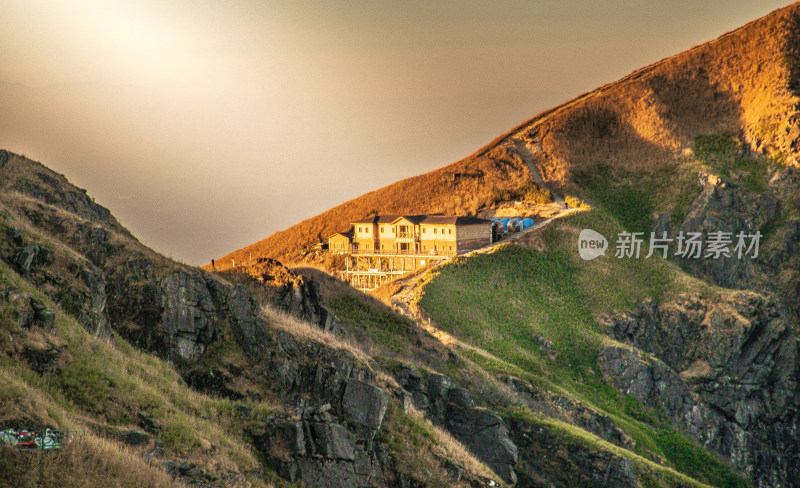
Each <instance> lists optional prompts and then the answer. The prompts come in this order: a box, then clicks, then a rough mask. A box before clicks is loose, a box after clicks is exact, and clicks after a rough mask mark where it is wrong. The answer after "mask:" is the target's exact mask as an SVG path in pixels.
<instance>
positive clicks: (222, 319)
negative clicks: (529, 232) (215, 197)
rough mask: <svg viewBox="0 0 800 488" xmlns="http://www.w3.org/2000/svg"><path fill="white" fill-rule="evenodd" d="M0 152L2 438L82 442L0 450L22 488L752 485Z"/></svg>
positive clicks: (631, 403) (554, 391)
mask: <svg viewBox="0 0 800 488" xmlns="http://www.w3.org/2000/svg"><path fill="white" fill-rule="evenodd" d="M0 161H1V162H2V164H1V165H0V175H1V176H2V179H0V278H2V280H0V330H1V331H2V334H0V376H2V378H3V383H2V385H3V386H2V388H1V389H0V412H1V413H0V430H3V431H6V430H7V429H15V430H17V431H20V430H23V429H28V430H39V431H41V430H44V429H58V430H64V429H71V431H72V432H73V433H76V434H78V435H77V437H75V438H74V439H73V440H71V441H69V442H67V441H65V442H64V443H63V444H64V446H63V447H62V449H61V450H56V451H33V452H30V451H21V450H19V449H17V448H14V447H8V446H0V470H2V476H3V479H4V480H11V483H12V485H13V486H51V485H52V486H55V485H57V486H63V487H67V488H69V487H73V486H74V487H78V486H87V484H88V485H90V486H100V485H102V486H142V485H144V486H153V487H159V486H181V485H183V484H189V485H192V486H205V487H239V486H241V487H247V486H289V485H290V484H292V483H295V484H297V483H303V484H305V485H306V486H312V487H329V486H340V487H367V486H385V487H389V486H442V487H444V486H448V487H450V486H464V487H480V486H511V485H515V484H516V485H518V486H596V485H597V484H598V483H604V484H609V483H610V484H612V485H614V486H630V487H634V486H640V485H643V484H644V485H646V486H664V487H679V486H681V487H682V486H690V487H702V486H709V484H717V483H718V482H720V483H725V484H727V485H728V486H745V485H746V482H745V481H744V480H743V479H742V478H740V477H739V476H738V475H737V474H736V473H734V472H733V471H732V469H731V467H730V466H729V465H728V464H726V463H725V462H724V461H722V460H719V459H716V458H714V457H712V456H710V455H709V454H707V453H705V452H704V451H703V450H702V448H700V447H699V446H698V445H697V444H694V443H692V442H691V441H690V440H689V439H688V438H687V437H686V436H685V434H683V433H681V432H680V431H677V430H674V429H673V428H672V427H671V426H670V424H669V421H668V420H667V419H665V418H664V417H661V416H659V415H658V414H657V413H653V412H651V410H649V409H648V407H647V406H645V404H644V403H643V402H640V401H638V400H624V399H622V397H620V396H619V395H618V394H617V395H616V396H615V394H613V393H606V394H604V396H602V398H610V399H612V400H613V401H615V402H617V404H616V405H623V406H624V409H623V408H622V407H618V408H617V407H614V405H615V404H614V403H611V404H609V405H610V406H608V405H606V406H603V407H602V408H600V407H598V406H597V404H598V401H597V399H596V398H591V397H588V396H586V395H585V394H584V393H585V392H586V391H588V390H587V389H586V388H585V387H581V386H580V382H579V379H573V380H572V381H571V382H568V383H565V384H564V385H563V386H555V383H554V379H555V378H557V377H558V375H559V374H561V373H558V374H556V376H548V375H545V376H541V375H539V374H534V373H533V372H526V370H525V369H524V368H522V367H520V366H517V365H518V364H525V363H520V362H519V361H518V356H517V355H515V354H510V355H509V356H508V359H503V358H502V357H501V356H499V355H495V354H493V353H492V352H490V351H492V350H493V346H492V345H491V344H486V346H487V349H488V350H489V351H487V350H484V349H482V348H480V347H475V346H470V347H463V346H462V345H459V344H457V343H452V342H449V341H446V340H445V341H443V340H442V339H441V338H437V337H435V336H434V335H431V334H430V333H429V332H428V331H427V330H426V328H425V327H422V326H420V324H419V323H418V322H416V321H414V320H412V319H409V318H407V317H403V316H400V315H398V314H397V313H395V312H394V311H393V310H392V309H390V308H388V307H386V306H385V305H383V304H382V303H380V302H378V301H377V300H375V299H373V298H370V297H368V296H365V295H363V294H361V293H359V292H357V291H355V290H353V289H351V288H349V287H347V286H346V285H344V284H343V283H341V282H339V281H337V280H335V279H334V278H331V277H328V276H326V275H324V274H323V273H320V272H312V270H306V271H305V272H307V273H308V274H309V276H307V277H299V276H297V275H294V274H293V273H292V272H290V271H289V270H287V269H286V268H284V267H283V266H282V265H280V263H277V262H274V261H269V260H264V261H261V262H259V263H257V264H256V265H255V266H253V267H251V268H248V269H247V273H206V272H204V271H202V270H198V269H194V268H190V267H187V266H184V265H181V264H179V263H175V262H172V261H170V260H168V259H166V258H164V257H161V256H158V255H157V254H155V253H154V252H152V251H151V250H149V249H147V248H145V247H144V246H142V245H141V244H140V243H139V242H137V241H136V240H135V239H134V238H133V237H132V236H131V235H130V234H129V233H128V232H127V231H126V230H125V229H124V228H123V227H122V226H121V225H120V224H119V223H118V222H117V221H116V220H114V218H113V216H111V215H110V214H109V213H108V211H107V210H105V209H104V208H102V207H100V206H99V205H97V204H95V203H94V202H93V201H92V199H91V198H90V197H88V196H87V194H86V192H84V191H82V190H80V189H77V188H75V187H74V186H72V185H70V184H69V183H68V182H67V181H66V179H64V177H63V176H60V175H57V174H55V173H53V172H51V171H50V170H48V169H47V168H45V167H44V166H42V165H40V164H38V163H35V162H33V161H30V160H27V159H25V158H23V157H21V156H17V155H14V154H11V153H8V152H5V151H2V152H0ZM314 273H316V274H314ZM311 274H314V276H311ZM443 310H446V309H443ZM576 337H577V336H576ZM576 344H578V345H580V344H591V343H590V342H586V341H576ZM542 345H543V346H546V345H547V343H546V342H543V343H542ZM558 347H563V344H561V343H560V344H559V346H558ZM589 348H591V346H590V345H584V346H581V348H578V349H576V350H575V352H572V353H570V355H565V356H564V358H570V357H579V356H580V354H579V351H581V350H584V349H589ZM495 352H496V353H504V351H502V350H498V351H495ZM581 364H585V363H581ZM562 365H563V363H562ZM553 371H555V369H554V370H553ZM570 385H577V386H575V387H574V388H573V387H572V386H570ZM615 408H617V409H616V410H615ZM625 412H628V413H625ZM630 412H639V414H636V413H630ZM637 415H638V416H637ZM632 418H634V419H636V420H632ZM653 429H655V430H653ZM5 438H6V439H7V437H5ZM543 453H548V454H547V455H543ZM698 456H699V457H698ZM693 458H698V459H702V460H703V461H702V463H703V465H702V467H701V468H698V466H697V465H696V464H692V463H690V462H687V459H693ZM293 486H294V485H293Z"/></svg>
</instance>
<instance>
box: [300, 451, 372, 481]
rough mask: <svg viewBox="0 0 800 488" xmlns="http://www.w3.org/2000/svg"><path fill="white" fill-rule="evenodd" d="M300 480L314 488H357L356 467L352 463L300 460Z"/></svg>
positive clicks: (306, 458) (327, 460) (310, 459)
mask: <svg viewBox="0 0 800 488" xmlns="http://www.w3.org/2000/svg"><path fill="white" fill-rule="evenodd" d="M297 465H298V467H299V471H300V479H302V480H303V484H304V485H305V486H309V487H313V488H356V487H358V486H359V485H358V481H357V478H356V472H355V466H354V464H353V463H352V462H350V461H336V460H329V459H314V458H308V457H304V458H300V459H298V461H297Z"/></svg>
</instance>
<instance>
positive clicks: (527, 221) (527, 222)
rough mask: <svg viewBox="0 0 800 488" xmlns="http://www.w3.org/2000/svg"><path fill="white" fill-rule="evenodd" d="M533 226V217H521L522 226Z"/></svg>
mask: <svg viewBox="0 0 800 488" xmlns="http://www.w3.org/2000/svg"><path fill="white" fill-rule="evenodd" d="M530 227H533V219H522V228H523V229H528V228H530Z"/></svg>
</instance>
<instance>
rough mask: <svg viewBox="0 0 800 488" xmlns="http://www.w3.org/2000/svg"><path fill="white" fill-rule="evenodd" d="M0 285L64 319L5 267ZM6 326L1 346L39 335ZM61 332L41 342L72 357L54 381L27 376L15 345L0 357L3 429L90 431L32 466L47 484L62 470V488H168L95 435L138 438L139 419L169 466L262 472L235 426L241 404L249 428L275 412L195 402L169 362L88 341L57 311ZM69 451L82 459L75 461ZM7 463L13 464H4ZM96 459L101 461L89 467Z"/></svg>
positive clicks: (122, 345) (159, 476) (0, 266)
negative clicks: (93, 487) (96, 486)
mask: <svg viewBox="0 0 800 488" xmlns="http://www.w3.org/2000/svg"><path fill="white" fill-rule="evenodd" d="M0 278H2V281H3V283H5V284H6V285H8V286H11V287H13V288H15V289H18V290H22V291H24V292H27V293H30V294H31V296H34V297H36V298H38V299H39V300H41V301H42V302H43V303H45V304H47V306H48V307H49V308H51V309H55V310H58V308H57V307H56V306H55V304H53V303H52V302H50V301H49V300H48V299H47V298H46V297H45V296H44V295H42V294H40V293H39V292H38V291H37V290H36V289H35V288H34V287H32V286H31V285H30V284H29V283H27V282H25V281H24V280H22V279H21V278H19V276H18V275H16V273H14V272H13V271H12V270H10V269H9V268H8V266H7V265H6V264H5V263H2V262H0ZM3 318H4V319H3V320H0V328H1V329H2V333H3V337H4V339H6V338H16V341H17V342H18V343H19V342H20V341H29V340H30V337H31V335H32V334H36V333H37V331H36V330H35V329H34V330H33V331H32V332H31V333H26V332H24V331H23V330H21V329H19V327H17V325H16V324H15V323H14V322H13V321H12V320H6V319H5V318H7V317H5V316H3ZM56 327H57V330H56V333H55V334H54V337H47V338H46V339H45V340H55V341H57V344H59V345H60V346H62V347H65V348H66V350H67V351H68V355H69V360H68V361H65V362H64V364H63V366H62V368H61V371H60V372H59V373H58V374H57V375H49V374H39V373H36V372H34V371H32V370H31V369H29V367H28V365H27V363H26V362H24V361H20V360H19V359H18V358H16V357H14V356H13V351H14V350H15V345H14V344H13V341H11V342H12V343H11V344H3V350H4V351H6V353H7V355H4V356H3V357H2V358H0V376H2V377H3V383H4V385H6V386H4V388H3V392H2V396H1V397H0V412H2V417H0V422H3V423H6V422H15V423H22V425H33V426H43V425H49V426H54V427H58V428H77V429H85V430H86V431H87V438H86V440H85V441H84V443H83V444H78V445H76V446H74V449H73V448H72V447H71V448H70V449H65V453H66V454H65V455H64V456H62V457H63V459H60V460H59V459H57V460H54V461H52V464H47V463H44V464H42V465H41V466H38V467H36V470H37V473H38V474H39V475H40V476H42V478H43V479H47V477H48V476H54V470H62V469H65V470H67V472H65V473H62V475H63V476H64V477H65V478H64V480H65V482H64V483H62V484H60V486H79V485H80V483H79V482H80V480H84V481H85V480H86V479H94V478H95V475H96V476H97V477H98V478H96V479H106V480H108V483H109V484H108V485H106V486H137V484H138V482H137V480H138V479H141V480H142V481H143V482H144V485H143V486H168V485H170V483H169V482H168V481H169V478H168V477H167V476H165V472H164V471H162V470H161V469H159V468H158V467H157V466H156V465H153V466H148V465H147V464H146V463H143V462H141V461H140V458H139V457H138V455H137V456H131V454H130V452H129V449H127V448H125V447H123V446H122V445H121V444H120V443H118V442H114V441H113V440H108V439H107V438H104V437H100V436H98V431H97V429H96V428H93V427H96V426H97V425H101V426H106V428H107V429H110V431H109V432H115V431H117V432H123V431H125V430H128V429H135V430H138V429H139V427H138V426H137V425H136V423H137V422H136V420H135V418H133V417H132V416H131V412H134V411H139V412H143V413H147V415H149V416H151V417H152V418H154V419H156V421H158V422H159V423H160V424H161V427H162V429H161V432H160V433H159V434H158V435H157V437H158V439H160V440H161V441H162V442H163V443H164V445H165V448H166V454H167V456H168V457H169V458H173V459H183V460H187V461H191V462H196V463H198V464H199V465H200V466H202V467H203V468H204V469H207V470H208V472H210V474H212V475H215V476H222V475H224V474H225V473H226V472H228V471H237V472H239V473H244V472H248V471H252V470H253V469H255V468H256V467H257V466H258V460H257V457H256V454H255V453H254V451H253V450H252V448H249V445H248V444H247V443H246V442H245V441H244V439H243V427H245V426H246V425H247V421H248V420H245V419H241V418H238V417H237V415H236V414H235V413H234V411H235V407H236V405H237V404H241V405H242V406H246V407H248V408H250V409H251V410H252V412H253V416H252V418H251V419H249V421H257V420H258V419H262V418H265V417H266V416H267V415H269V414H270V413H273V412H275V411H276V410H278V407H276V406H274V405H270V404H265V403H252V402H233V401H230V400H224V399H215V398H211V397H208V396H206V395H202V394H199V393H197V392H195V391H193V390H191V389H190V388H189V387H187V386H186V384H185V383H184V382H183V380H182V379H181V377H180V376H179V375H178V373H177V372H176V371H175V370H174V369H173V368H172V367H171V366H170V365H168V364H167V363H165V362H163V361H161V360H159V359H157V358H155V357H153V356H151V355H148V354H145V353H142V352H140V351H138V350H136V349H134V348H133V347H131V346H130V345H129V344H127V343H126V342H125V341H123V340H122V339H119V338H115V340H114V342H113V343H108V342H105V341H102V340H99V339H97V338H95V337H92V336H90V335H89V334H88V333H87V332H86V330H84V329H83V327H81V326H80V325H79V324H78V323H77V322H76V321H75V320H74V319H73V318H71V317H69V316H68V315H66V314H64V313H62V312H60V311H58V312H57V314H56ZM40 333H41V332H40ZM16 347H17V348H20V347H21V345H20V344H17V345H16ZM9 386H10V387H9ZM73 450H74V451H78V452H75V453H72V452H70V451H73ZM83 451H85V452H83ZM8 456H12V458H13V457H14V454H13V453H11V452H9V453H8ZM29 457H30V456H29ZM3 459H4V460H5V461H4V462H6V463H9V462H10V461H9V459H10V458H9V457H7V456H6V455H4V456H3ZM92 459H96V460H98V462H97V463H95V462H89V461H91V460H92ZM29 461H30V459H29ZM62 463H63V464H62ZM109 465H110V466H111V468H109V467H107V466H109ZM95 470H96V472H95ZM106 470H108V471H109V472H106ZM67 480H69V481H70V482H67ZM165 480H166V481H165ZM246 481H247V483H249V484H250V485H251V486H265V483H264V482H262V481H261V480H259V479H258V478H255V477H253V478H249V479H247V480H246ZM148 482H149V483H150V484H148ZM45 484H46V483H45ZM242 486H245V484H244V480H243V482H242Z"/></svg>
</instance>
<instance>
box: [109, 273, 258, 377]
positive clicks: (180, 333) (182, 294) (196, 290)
mask: <svg viewBox="0 0 800 488" xmlns="http://www.w3.org/2000/svg"><path fill="white" fill-rule="evenodd" d="M107 276H108V294H109V302H110V305H109V311H108V314H109V319H110V322H111V324H112V327H113V328H114V329H115V330H117V331H119V332H120V333H121V334H122V335H123V336H124V337H125V338H126V339H128V340H129V341H131V342H132V343H134V344H136V345H138V346H139V347H142V348H143V349H146V350H150V351H152V352H155V353H157V354H158V355H160V356H161V357H164V358H168V359H172V360H176V361H178V362H180V363H181V364H192V363H193V362H195V361H197V360H198V359H199V358H200V357H201V356H202V355H203V353H204V352H205V351H206V349H207V348H208V347H209V346H210V345H211V344H212V343H214V342H215V341H218V340H219V338H220V334H221V333H222V330H223V329H227V328H229V330H230V331H231V333H232V335H233V338H234V339H235V340H236V342H237V343H238V345H239V346H240V347H241V348H242V350H243V351H245V353H247V354H250V355H255V354H257V353H258V352H259V351H261V348H262V345H263V344H264V342H265V340H266V334H265V331H266V328H267V323H266V321H265V320H264V319H263V318H261V307H260V305H259V304H258V302H257V301H256V300H255V299H254V298H253V296H252V295H251V294H250V292H248V291H247V290H246V289H245V288H244V287H243V286H241V285H231V284H228V283H225V282H223V281H221V280H218V279H215V278H214V277H213V276H210V275H208V274H207V273H204V272H202V271H199V270H186V269H180V268H177V269H175V270H173V271H171V272H167V273H166V274H164V275H163V276H158V274H157V266H156V263H155V262H154V261H151V260H149V259H146V258H139V259H132V260H130V261H126V262H124V263H122V264H119V265H117V266H115V267H114V268H112V269H111V270H110V272H109V273H108V275H107ZM143 324H148V326H147V327H142V325H143Z"/></svg>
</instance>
